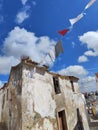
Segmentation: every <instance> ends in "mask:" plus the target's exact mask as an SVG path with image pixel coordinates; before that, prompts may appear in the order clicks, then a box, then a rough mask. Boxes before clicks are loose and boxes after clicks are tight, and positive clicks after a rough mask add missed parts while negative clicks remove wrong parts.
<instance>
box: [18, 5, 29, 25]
mask: <svg viewBox="0 0 98 130" xmlns="http://www.w3.org/2000/svg"><path fill="white" fill-rule="evenodd" d="M29 9H30V6H25V8H24V9H23V10H22V11H20V12H19V13H18V14H17V16H16V22H17V23H18V24H21V23H23V22H24V20H26V19H27V18H29V16H30V14H29Z"/></svg>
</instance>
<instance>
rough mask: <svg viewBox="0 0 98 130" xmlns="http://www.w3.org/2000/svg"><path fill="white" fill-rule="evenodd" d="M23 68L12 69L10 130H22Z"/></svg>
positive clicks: (10, 79) (10, 81) (10, 82)
mask: <svg viewBox="0 0 98 130" xmlns="http://www.w3.org/2000/svg"><path fill="white" fill-rule="evenodd" d="M21 86H22V71H21V67H19V66H18V67H15V68H12V70H11V73H10V78H9V130H21V120H22V112H21V91H22V88H21Z"/></svg>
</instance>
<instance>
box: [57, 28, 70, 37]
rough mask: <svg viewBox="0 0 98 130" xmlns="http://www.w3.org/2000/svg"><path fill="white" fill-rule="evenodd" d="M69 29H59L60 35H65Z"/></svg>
mask: <svg viewBox="0 0 98 130" xmlns="http://www.w3.org/2000/svg"><path fill="white" fill-rule="evenodd" d="M68 31H69V29H64V30H60V31H58V33H59V34H60V35H62V36H64V35H65V34H66V33H67V32H68Z"/></svg>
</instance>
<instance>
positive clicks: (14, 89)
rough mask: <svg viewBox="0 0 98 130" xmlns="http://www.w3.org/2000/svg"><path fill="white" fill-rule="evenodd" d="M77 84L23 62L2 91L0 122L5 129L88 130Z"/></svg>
mask: <svg viewBox="0 0 98 130" xmlns="http://www.w3.org/2000/svg"><path fill="white" fill-rule="evenodd" d="M77 82H78V78H76V77H73V76H61V75H58V74H55V73H51V72H49V71H48V70H47V67H46V66H42V67H41V66H39V65H38V64H37V63H35V62H32V61H31V60H29V59H24V60H22V61H21V63H20V64H19V65H17V66H15V67H12V69H11V72H10V77H9V81H8V83H7V84H6V85H5V86H4V87H3V88H2V89H1V90H0V104H1V105H0V123H1V124H3V125H5V130H89V126H88V122H87V117H86V111H85V104H84V101H83V98H82V94H81V93H80V91H79V87H78V83H77ZM0 130H4V129H0Z"/></svg>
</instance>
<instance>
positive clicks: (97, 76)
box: [95, 73, 98, 91]
mask: <svg viewBox="0 0 98 130" xmlns="http://www.w3.org/2000/svg"><path fill="white" fill-rule="evenodd" d="M95 78H96V86H97V91H98V73H96V74H95Z"/></svg>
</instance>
